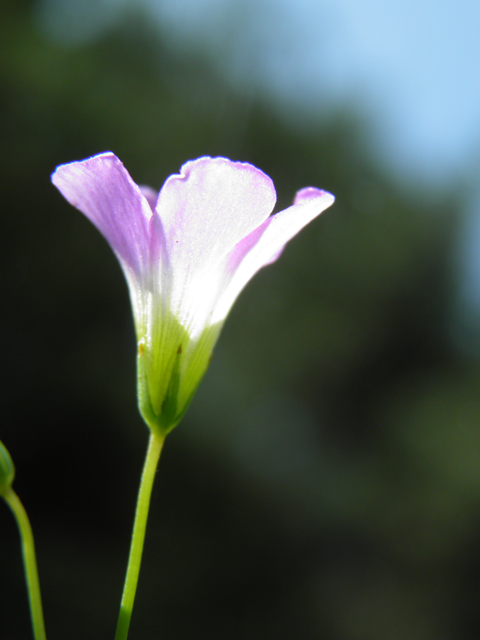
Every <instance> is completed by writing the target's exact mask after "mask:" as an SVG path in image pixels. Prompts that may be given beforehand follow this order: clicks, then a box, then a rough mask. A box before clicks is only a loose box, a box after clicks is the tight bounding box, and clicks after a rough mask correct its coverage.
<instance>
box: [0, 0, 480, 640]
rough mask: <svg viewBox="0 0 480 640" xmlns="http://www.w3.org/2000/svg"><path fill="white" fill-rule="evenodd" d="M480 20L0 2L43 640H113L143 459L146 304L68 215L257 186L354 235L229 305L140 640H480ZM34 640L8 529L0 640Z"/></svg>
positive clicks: (156, 499)
mask: <svg viewBox="0 0 480 640" xmlns="http://www.w3.org/2000/svg"><path fill="white" fill-rule="evenodd" d="M479 23H480V9H479V7H476V6H475V3H471V2H467V0H464V1H462V2H457V3H455V5H454V3H452V2H447V1H445V0H441V1H440V2H435V3H433V2H431V1H429V0H417V2H415V3H413V2H400V0H395V1H393V2H389V3H379V2H378V1H376V0H368V1H365V2H362V3H360V2H355V0H341V1H340V0H338V2H337V3H334V2H332V1H327V0H301V1H300V0H283V1H282V0H270V1H268V0H223V1H222V2H221V1H220V0H177V1H176V2H174V1H173V0H157V1H155V0H143V2H141V1H140V0H138V1H137V2H135V1H134V0H123V1H121V0H88V1H87V0H83V1H82V2H80V1H75V0H37V1H35V2H34V1H33V0H3V2H2V4H1V7H0V82H1V85H0V91H1V94H0V95H1V98H0V129H1V136H0V162H1V172H0V203H1V215H2V225H1V228H2V234H1V241H2V245H1V254H0V259H1V265H2V271H1V274H2V288H3V294H2V313H1V316H0V322H1V327H2V330H1V352H2V360H1V362H2V366H1V385H0V394H1V395H0V398H1V407H2V420H1V424H0V438H1V439H2V440H3V441H4V442H5V444H6V445H7V447H8V448H9V450H10V452H11V454H12V456H13V458H14V460H15V463H16V467H17V478H16V481H15V488H16V490H17V492H18V493H19V495H20V497H21V498H22V500H23V502H24V504H25V505H26V507H27V510H28V512H29V514H30V518H31V520H32V523H33V527H34V531H35V533H36V543H37V553H38V560H39V567H40V573H41V583H42V587H43V598H44V607H45V616H46V624H47V632H48V634H49V638H50V640H55V639H60V638H69V639H70V638H72V639H74V640H77V639H78V640H82V639H85V640H86V639H88V640H97V639H98V640H103V639H105V638H113V635H114V629H115V624H116V617H117V613H118V605H119V600H120V595H121V590H122V583H123V577H124V570H125V565H126V560H127V554H128V545H129V539H130V532H131V525H132V520H133V512H134V505H135V498H136V492H137V487H138V480H139V474H140V470H141V466H142V462H143V456H144V451H145V447H146V443H147V430H146V428H145V427H144V425H143V423H142V421H141V419H140V417H139V415H138V412H137V408H136V398H135V357H134V354H135V344H134V333H133V323H132V319H131V313H130V308H129V302H128V294H127V289H126V285H125V283H124V281H123V277H122V274H121V271H120V268H119V266H118V264H117V263H116V261H115V258H114V256H113V254H112V253H111V251H110V249H109V247H108V246H107V244H106V242H105V241H104V240H103V238H102V237H101V236H100V234H99V233H98V232H97V231H96V230H95V229H94V228H93V226H92V225H90V224H89V223H88V222H87V221H86V220H85V219H84V218H83V216H82V215H81V214H80V213H78V212H77V211H75V210H74V209H73V208H71V207H70V206H69V205H67V203H66V202H65V201H64V200H63V199H62V198H61V196H60V195H59V194H58V193H57V192H56V190H55V189H54V188H53V187H52V186H51V184H50V181H49V176H50V173H51V172H52V171H53V169H54V168H55V166H56V165H58V164H60V163H62V162H68V161H70V160H76V159H82V158H84V157H87V156H90V155H93V154H95V153H97V152H101V151H105V150H112V151H114V152H115V153H116V154H117V155H118V156H119V157H120V158H121V159H122V161H123V162H124V163H125V165H126V167H127V168H128V170H129V171H130V173H131V175H132V176H133V178H134V179H135V180H136V181H137V182H140V183H144V184H150V185H151V186H154V187H156V188H159V187H160V186H161V184H162V183H163V181H164V180H165V178H166V177H167V176H168V175H169V174H171V173H175V172H177V171H178V170H179V167H180V165H181V164H182V163H183V162H185V161H186V160H188V159H192V158H195V157H198V156H200V155H224V156H227V157H231V158H233V159H235V160H242V161H248V162H252V163H254V164H255V165H257V166H259V167H260V168H262V169H263V170H264V171H265V172H266V173H267V174H269V175H270V176H271V177H272V178H273V180H274V182H275V185H276V187H277V192H278V206H279V208H283V207H285V206H287V205H288V204H289V203H290V202H291V200H292V197H293V194H294V192H295V191H296V190H297V189H299V188H302V187H304V186H307V185H314V186H318V187H322V188H325V189H327V190H329V191H331V192H333V193H334V194H335V195H336V197H337V201H336V204H335V205H334V207H333V208H331V209H329V210H328V211H326V212H325V213H324V214H323V215H322V216H321V217H320V218H319V219H317V220H316V221H315V222H313V223H312V224H311V225H310V226H309V227H308V229H306V230H305V231H303V232H302V233H301V235H300V236H299V237H298V238H296V239H295V240H294V241H293V242H292V243H291V244H290V245H289V246H288V248H287V250H286V251H285V253H284V254H283V255H282V257H281V259H280V260H279V261H278V262H277V263H276V264H275V265H274V266H272V267H268V268H266V269H264V270H263V271H262V272H260V273H259V274H258V275H257V276H256V277H255V279H254V280H253V281H252V282H251V283H250V284H249V286H248V287H247V289H246V290H245V291H244V292H243V293H242V295H241V297H240V299H239V300H238V301H237V303H236V305H235V307H234V309H233V311H232V313H231V316H230V317H229V319H228V321H227V323H226V326H225V328H224V331H223V333H222V336H221V339H220V341H219V343H218V346H217V348H216V350H215V354H214V358H213V361H212V364H211V367H210V369H209V371H208V373H207V375H206V377H205V379H204V381H203V383H202V385H201V387H200V390H199V392H198V394H197V397H196V398H195V400H194V402H193V404H192V406H191V408H190V410H189V412H188V414H187V416H186V418H185V420H184V422H183V423H182V425H181V426H180V427H179V428H178V429H176V430H175V431H174V432H173V433H172V434H171V435H170V436H169V438H168V439H167V443H166V447H165V450H164V454H163V458H162V460H161V464H160V469H159V472H158V477H157V482H156V486H155V490H154V495H153V502H152V510H151V518H150V526H149V530H148V534H147V541H146V548H145V556H144V564H143V568H142V573H141V578H140V585H139V590H138V595H137V601H136V607H135V610H134V616H133V621H132V627H131V633H130V637H131V640H156V639H160V638H161V639H162V640H181V639H184V638H185V639H187V638H195V639H197V640H198V639H200V638H205V639H207V638H208V639H209V640H220V639H222V640H224V639H225V638H229V640H244V639H245V640H246V639H247V638H248V640H255V639H257V638H258V639H262V640H268V639H270V638H272V639H275V640H291V639H298V640H316V639H322V640H387V639H388V640H404V639H407V638H408V640H430V639H431V640H454V639H455V640H469V639H472V640H473V639H474V638H475V639H476V638H478V636H479V634H480V399H479V392H480V363H479V359H478V357H479V354H480V331H479V328H480V321H479V315H480V314H479V309H480V275H479V273H480V260H479V258H478V255H479V251H478V248H479V247H480V231H479V230H480V223H479V219H480V216H479V214H478V210H479V208H480V207H479V202H480V191H479V188H478V175H479V149H480V118H479V113H480V83H479V81H478V62H479V57H480V44H479V41H478V35H477V34H478V27H479ZM30 637H31V631H30V622H29V617H28V608H27V602H26V596H25V587H24V583H23V575H22V565H21V558H20V553H19V542H18V533H17V531H16V528H15V524H14V522H13V519H12V518H11V516H10V513H9V511H8V509H7V507H6V506H5V505H0V638H1V640H24V639H29V638H30Z"/></svg>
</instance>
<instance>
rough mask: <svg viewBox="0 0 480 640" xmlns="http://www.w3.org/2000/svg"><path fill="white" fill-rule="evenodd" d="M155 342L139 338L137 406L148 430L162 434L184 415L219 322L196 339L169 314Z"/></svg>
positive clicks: (145, 337) (199, 377) (216, 332)
mask: <svg viewBox="0 0 480 640" xmlns="http://www.w3.org/2000/svg"><path fill="white" fill-rule="evenodd" d="M162 324H163V327H162V329H161V330H160V332H159V335H158V336H157V339H156V340H155V339H153V340H152V339H150V340H148V338H149V336H142V335H140V336H139V343H138V353H137V392H138V406H139V409H140V413H141V414H142V416H143V419H144V420H145V422H146V423H147V425H148V427H149V428H150V429H151V430H152V431H154V432H156V433H159V434H162V435H166V434H167V433H169V432H170V431H172V429H174V428H175V427H176V426H177V425H178V423H179V422H180V420H181V419H182V418H183V416H184V415H185V412H186V411H187V409H188V407H189V405H190V402H191V401H192V399H193V396H194V395H195V392H196V390H197V387H198V385H199V384H200V382H201V380H202V378H203V376H204V374H205V371H206V370H207V368H208V365H209V363H210V359H211V356H212V350H213V347H214V345H215V342H216V339H217V337H218V334H219V333H220V329H221V326H222V324H223V323H218V324H216V325H214V326H211V327H207V328H206V329H204V331H203V332H202V334H201V335H200V336H199V338H198V339H192V338H191V337H190V334H189V332H188V331H187V330H186V329H185V328H184V327H183V326H182V325H181V324H180V323H179V322H178V320H177V319H176V318H175V317H174V316H173V314H172V315H169V316H168V318H164V319H163V323H162Z"/></svg>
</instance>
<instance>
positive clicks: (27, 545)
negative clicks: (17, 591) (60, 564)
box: [2, 487, 47, 640]
mask: <svg viewBox="0 0 480 640" xmlns="http://www.w3.org/2000/svg"><path fill="white" fill-rule="evenodd" d="M2 496H3V498H5V501H6V502H7V504H8V506H9V507H10V509H11V510H12V511H13V515H14V516H15V520H16V521H17V524H18V528H19V530H20V538H21V541H22V553H23V566H24V568H25V579H26V582H27V591H28V599H29V602H30V615H31V617H32V627H33V635H34V637H35V639H36V640H46V638H47V636H46V634H45V624H44V622H43V609H42V597H41V595H40V582H39V580H38V569H37V559H36V556H35V544H34V542H33V532H32V527H31V526H30V521H29V519H28V516H27V512H26V511H25V508H24V506H23V504H22V503H21V502H20V499H19V497H18V496H17V494H16V493H15V491H14V490H13V489H12V488H11V487H10V488H9V489H7V490H6V491H5V492H4V493H2Z"/></svg>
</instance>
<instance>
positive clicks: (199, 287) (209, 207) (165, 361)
mask: <svg viewBox="0 0 480 640" xmlns="http://www.w3.org/2000/svg"><path fill="white" fill-rule="evenodd" d="M52 182H53V184H54V185H55V186H56V187H57V188H58V189H59V190H60V192H61V193H62V194H63V195H64V196H65V198H66V199H67V200H68V201H69V202H70V203H71V204H72V205H74V206H75V207H77V208H78V209H79V210H80V211H81V212H82V213H84V214H85V215H86V216H87V218H89V219H90V220H91V222H93V224H94V225H95V226H96V227H97V228H98V229H99V231H100V232H101V233H102V234H103V235H104V236H105V238H106V239H107V241H108V242H109V244H110V246H111V247H112V249H113V250H114V252H115V254H116V255H117V258H118V260H119V262H120V264H121V266H122V269H123V272H124V274H125V277H126V279H127V283H128V288H129V291H130V298H131V301H132V307H133V314H134V318H135V327H136V334H137V341H138V362H137V364H138V396H139V407H140V411H141V413H142V415H143V417H144V419H145V421H146V422H147V424H148V425H149V427H150V428H151V429H152V430H155V431H157V430H158V431H161V432H162V433H165V432H168V431H170V430H171V429H173V427H175V426H176V425H177V424H178V422H179V421H180V419H181V418H182V416H183V414H184V413H185V411H186V409H187V407H188V405H189V403H190V400H191V399H192V397H193V395H194V393H195V390H196V388H197V386H198V384H199V383H200V380H201V379H202V377H203V375H204V373H205V370H206V369H207V366H208V363H209V360H210V357H211V353H212V350H213V347H214V345H215V342H216V340H217V338H218V334H219V332H220V329H221V328H222V325H223V323H224V321H225V318H226V316H227V314H228V312H229V311H230V308H231V307H232V305H233V303H234V301H235V299H236V298H237V296H238V295H239V293H240V292H241V291H242V289H243V287H244V286H245V285H246V284H247V282H248V281H249V280H250V279H251V278H252V277H253V275H254V274H255V273H256V272H257V271H258V270H259V269H261V268H262V267H264V266H265V265H267V264H270V263H271V262H273V261H275V260H276V259H277V258H278V256H279V255H280V253H281V252H282V249H283V247H284V246H285V244H286V243H287V242H288V241H289V240H290V239H291V238H293V236H295V235H296V234H297V233H298V232H299V231H300V230H301V229H302V228H303V227H304V226H305V225H306V224H308V223H309V222H310V221H311V220H313V219H314V218H315V217H316V216H318V215H319V214H320V213H321V212H322V211H323V210H324V209H326V208H327V207H329V206H330V205H331V204H332V203H333V201H334V198H333V196H332V195H331V194H329V193H327V192H325V191H321V190H319V189H315V188H313V187H308V188H306V189H302V190H301V191H299V192H298V193H297V195H296V197H295V200H294V204H293V205H292V206H291V207H289V208H288V209H285V210H284V211H280V212H279V213H276V214H275V215H270V214H271V212H272V210H273V207H274V205H275V201H276V194H275V188H274V186H273V183H272V181H271V179H270V178H269V177H268V176H267V175H265V174H264V173H263V172H262V171H260V170H259V169H257V168H256V167H254V166H252V165H250V164H246V163H240V162H232V161H230V160H227V159H226V158H208V157H204V158H199V159H198V160H192V161H191V162H187V163H186V164H184V165H183V167H182V168H181V172H180V174H178V175H172V176H170V177H169V178H168V180H167V181H166V182H165V184H164V185H163V187H162V189H161V190H160V193H159V194H157V193H156V192H154V191H153V190H152V189H150V188H148V187H139V186H138V185H137V184H135V182H134V181H133V180H132V178H131V177H130V175H129V173H128V172H127V170H126V169H125V167H124V166H123V164H122V163H121V162H120V160H119V159H118V158H117V157H116V156H115V155H114V154H113V153H102V154H99V155H97V156H94V157H92V158H88V159H86V160H82V161H81V162H71V163H69V164H64V165H61V166H59V167H57V169H56V171H55V173H54V174H53V175H52Z"/></svg>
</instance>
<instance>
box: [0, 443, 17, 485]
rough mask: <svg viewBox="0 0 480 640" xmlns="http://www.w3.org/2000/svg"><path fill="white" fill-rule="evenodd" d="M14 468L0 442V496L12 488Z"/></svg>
mask: <svg viewBox="0 0 480 640" xmlns="http://www.w3.org/2000/svg"><path fill="white" fill-rule="evenodd" d="M14 477H15V467H14V466H13V461H12V458H11V457H10V454H9V453H8V451H7V449H6V447H5V445H4V444H3V443H2V441H1V440H0V495H2V494H5V493H6V492H7V491H8V489H10V487H11V486H12V482H13V478H14Z"/></svg>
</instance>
